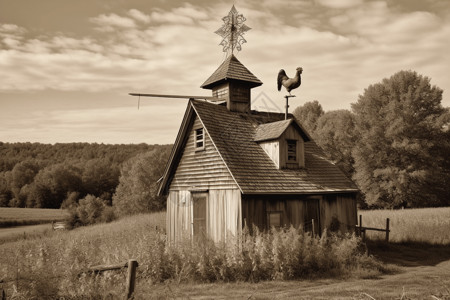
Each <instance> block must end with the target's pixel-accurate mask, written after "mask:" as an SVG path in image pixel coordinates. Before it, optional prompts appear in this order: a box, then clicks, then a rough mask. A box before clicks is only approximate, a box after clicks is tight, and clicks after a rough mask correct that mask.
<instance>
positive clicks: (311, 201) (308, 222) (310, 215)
mask: <svg viewBox="0 0 450 300" xmlns="http://www.w3.org/2000/svg"><path fill="white" fill-rule="evenodd" d="M312 220H314V223H313V222H312ZM313 224H314V232H315V233H316V234H319V235H320V233H321V232H322V231H321V228H320V206H319V199H315V198H308V199H306V214H305V229H307V230H308V231H312V229H313Z"/></svg>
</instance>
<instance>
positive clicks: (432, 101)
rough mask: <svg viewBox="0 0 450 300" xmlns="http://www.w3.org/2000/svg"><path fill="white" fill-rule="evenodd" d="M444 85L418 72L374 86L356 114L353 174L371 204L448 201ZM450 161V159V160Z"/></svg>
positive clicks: (360, 101)
mask: <svg viewBox="0 0 450 300" xmlns="http://www.w3.org/2000/svg"><path fill="white" fill-rule="evenodd" d="M442 92H443V91H442V90H441V89H440V88H438V87H436V86H431V85H430V79H429V78H428V77H424V76H422V75H419V74H417V73H416V72H413V71H400V72H398V73H396V74H394V75H393V76H391V77H390V78H388V79H383V81H382V82H381V83H377V84H374V85H371V86H369V87H368V88H367V89H365V91H364V94H363V95H360V96H359V99H358V102H357V103H354V104H352V108H353V112H354V113H355V130H356V136H357V137H358V138H357V140H356V147H355V149H354V151H353V156H354V159H355V165H354V166H355V176H354V179H355V181H356V182H357V184H358V185H359V187H360V189H361V190H362V192H363V193H364V194H365V197H366V201H367V202H368V204H370V205H378V206H384V207H401V206H407V207H419V206H438V205H445V204H449V203H448V195H443V194H442V193H445V190H446V187H444V186H442V185H443V183H445V181H447V185H448V179H449V173H448V172H447V173H446V170H445V168H444V167H442V166H443V165H445V162H446V161H448V158H447V157H446V156H445V155H448V152H447V154H446V151H448V150H449V149H446V150H445V149H442V145H440V144H441V143H442V139H445V138H446V136H445V134H446V133H445V131H444V130H443V128H444V125H445V124H444V120H445V118H444V116H445V115H446V113H447V110H446V109H445V108H443V107H442V105H441V100H442ZM447 139H448V134H447ZM447 164H448V162H447Z"/></svg>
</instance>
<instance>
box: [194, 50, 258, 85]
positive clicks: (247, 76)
mask: <svg viewBox="0 0 450 300" xmlns="http://www.w3.org/2000/svg"><path fill="white" fill-rule="evenodd" d="M228 79H234V80H240V81H245V82H247V83H248V84H249V85H250V86H251V87H257V86H260V85H262V82H261V80H259V79H258V78H256V76H255V75H253V74H252V72H250V71H249V70H248V69H247V68H246V67H245V66H244V65H243V64H242V63H241V62H240V61H239V60H238V59H237V58H236V57H235V56H234V55H233V54H232V55H230V56H229V57H228V58H227V59H226V60H225V61H224V62H223V63H222V64H221V65H220V66H219V68H217V70H216V71H215V72H214V73H213V74H212V75H211V76H210V77H209V78H208V79H207V80H206V81H205V82H204V83H203V84H202V85H201V87H202V88H204V89H209V88H211V87H212V86H213V85H217V84H219V83H220V82H222V81H226V80H228Z"/></svg>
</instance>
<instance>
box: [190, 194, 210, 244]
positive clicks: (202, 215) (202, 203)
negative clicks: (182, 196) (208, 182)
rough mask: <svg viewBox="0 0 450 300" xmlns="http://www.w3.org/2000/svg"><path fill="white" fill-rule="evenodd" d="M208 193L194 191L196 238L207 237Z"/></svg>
mask: <svg viewBox="0 0 450 300" xmlns="http://www.w3.org/2000/svg"><path fill="white" fill-rule="evenodd" d="M207 198H208V194H207V193H193V194H192V201H193V225H194V238H199V237H206V233H207V232H206V202H207Z"/></svg>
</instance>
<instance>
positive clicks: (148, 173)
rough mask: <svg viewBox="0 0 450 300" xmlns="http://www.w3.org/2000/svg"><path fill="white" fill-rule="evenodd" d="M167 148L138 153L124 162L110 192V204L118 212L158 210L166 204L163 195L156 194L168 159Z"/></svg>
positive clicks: (131, 212) (124, 213) (130, 212)
mask: <svg viewBox="0 0 450 300" xmlns="http://www.w3.org/2000/svg"><path fill="white" fill-rule="evenodd" d="M168 149H169V148H168V147H167V148H161V149H155V150H153V151H150V152H147V153H143V154H138V155H136V156H135V157H133V158H131V159H130V160H129V161H127V162H125V163H124V164H123V166H122V170H121V176H120V178H119V185H118V186H117V189H116V193H115V194H114V196H113V206H114V208H115V210H116V212H117V214H118V215H127V214H135V213H140V212H148V211H157V210H161V209H163V208H164V207H165V202H164V201H165V198H164V197H158V196H157V190H158V180H159V179H160V178H161V176H162V174H163V172H164V167H165V163H166V162H167V159H168V154H169V151H168Z"/></svg>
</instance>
